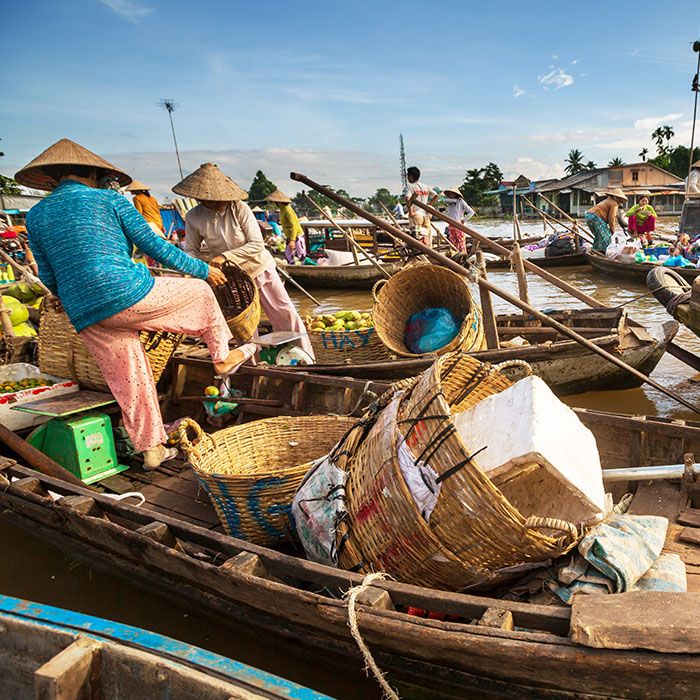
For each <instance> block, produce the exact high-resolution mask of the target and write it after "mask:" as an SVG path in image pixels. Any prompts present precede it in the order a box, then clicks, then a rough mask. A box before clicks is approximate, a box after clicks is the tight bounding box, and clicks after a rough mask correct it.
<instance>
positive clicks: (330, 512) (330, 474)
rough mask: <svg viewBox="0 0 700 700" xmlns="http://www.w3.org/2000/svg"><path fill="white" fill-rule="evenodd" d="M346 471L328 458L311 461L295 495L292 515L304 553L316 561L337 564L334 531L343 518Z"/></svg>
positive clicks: (329, 564) (345, 511)
mask: <svg viewBox="0 0 700 700" xmlns="http://www.w3.org/2000/svg"><path fill="white" fill-rule="evenodd" d="M346 478H347V474H346V473H345V472H344V471H342V470H341V469H338V467H336V466H335V464H333V462H332V461H331V460H330V457H329V456H328V455H327V456H326V457H322V458H321V459H319V460H317V461H316V462H314V464H313V465H312V467H311V468H310V469H309V471H308V472H307V473H306V476H305V477H304V480H303V481H302V482H301V485H300V486H299V488H298V489H297V492H296V494H294V500H293V501H292V515H293V516H294V523H295V526H296V531H297V535H298V536H299V539H300V540H301V544H302V546H303V547H304V552H306V556H307V557H308V558H309V559H310V560H311V561H315V562H317V563H319V564H327V565H328V566H336V567H337V566H338V550H337V548H336V530H337V527H338V523H339V522H340V521H341V520H342V519H343V518H344V517H345V515H346V514H347V510H346V508H345V480H346Z"/></svg>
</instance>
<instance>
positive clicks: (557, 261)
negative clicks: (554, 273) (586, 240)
mask: <svg viewBox="0 0 700 700" xmlns="http://www.w3.org/2000/svg"><path fill="white" fill-rule="evenodd" d="M528 260H529V261H530V262H531V263H534V264H535V265H539V266H540V267H574V266H575V265H585V264H586V253H585V252H580V253H570V254H568V255H553V256H551V257H548V258H547V257H544V258H528ZM510 267H511V262H510V260H509V259H507V258H497V259H495V260H493V259H487V260H486V268H487V269H488V270H508V269H510Z"/></svg>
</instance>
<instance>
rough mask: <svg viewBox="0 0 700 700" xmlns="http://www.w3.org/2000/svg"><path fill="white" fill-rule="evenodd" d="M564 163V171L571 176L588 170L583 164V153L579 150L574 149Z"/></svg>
mask: <svg viewBox="0 0 700 700" xmlns="http://www.w3.org/2000/svg"><path fill="white" fill-rule="evenodd" d="M564 162H565V163H566V167H565V168H564V170H566V172H567V173H569V175H575V174H576V173H580V172H581V171H582V170H585V169H586V166H585V165H584V164H583V153H581V151H579V149H578V148H572V149H571V150H570V151H569V155H568V156H566V160H565V161H564Z"/></svg>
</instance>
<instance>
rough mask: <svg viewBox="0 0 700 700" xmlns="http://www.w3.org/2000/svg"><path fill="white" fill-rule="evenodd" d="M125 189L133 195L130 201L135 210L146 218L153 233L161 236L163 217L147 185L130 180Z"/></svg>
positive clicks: (162, 232) (163, 231) (163, 230)
mask: <svg viewBox="0 0 700 700" xmlns="http://www.w3.org/2000/svg"><path fill="white" fill-rule="evenodd" d="M126 191H127V192H131V194H133V195H134V199H133V200H132V202H133V205H134V207H136V211H137V212H138V213H139V214H141V216H143V218H144V219H146V223H147V224H148V225H149V226H150V227H151V229H153V232H154V233H157V234H158V235H159V236H162V235H163V234H164V233H165V229H164V228H163V217H162V216H161V215H160V205H159V204H158V200H157V199H156V198H155V197H154V196H153V195H152V194H151V192H150V190H149V188H148V185H144V184H143V183H142V182H139V181H138V180H132V182H131V184H130V185H129V186H128V187H127V188H126Z"/></svg>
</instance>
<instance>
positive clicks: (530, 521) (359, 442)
mask: <svg viewBox="0 0 700 700" xmlns="http://www.w3.org/2000/svg"><path fill="white" fill-rule="evenodd" d="M509 385H510V382H509V381H508V380H507V379H506V378H505V377H504V376H503V375H501V374H500V372H498V371H495V370H494V369H493V368H491V367H490V366H488V365H485V364H482V363H480V362H478V361H477V360H474V359H473V358H470V357H468V356H466V355H447V356H443V357H442V358H440V359H439V360H438V361H437V362H436V363H435V364H434V365H433V366H432V367H431V368H430V369H429V370H427V371H426V372H425V373H424V374H422V375H421V376H420V377H418V378H417V379H416V380H407V381H406V382H404V383H402V386H401V387H398V388H397V389H396V390H394V391H392V392H387V395H386V396H385V397H383V401H382V402H381V405H382V408H380V410H379V411H378V412H377V413H376V414H375V415H374V416H373V417H372V418H371V427H369V429H368V425H367V423H368V421H367V420H365V421H364V422H363V423H362V424H358V426H357V427H356V428H355V429H354V430H353V432H352V433H351V435H350V437H349V439H348V440H347V441H346V443H345V445H344V453H343V454H342V455H341V457H340V458H339V460H338V466H339V467H341V468H343V469H344V470H345V471H346V472H347V473H348V480H347V484H346V498H347V503H346V505H347V510H348V517H347V518H346V520H345V522H344V524H343V525H342V526H341V531H340V532H339V533H338V546H339V551H340V555H339V560H340V565H341V566H342V567H343V568H346V569H351V570H359V571H361V572H370V571H375V570H381V571H385V572H387V573H389V574H391V575H392V576H394V577H395V578H397V579H398V580H400V581H406V582H411V583H414V584H419V585H423V586H428V587H434V588H444V589H453V590H464V589H468V588H485V587H489V586H493V585H495V584H497V583H499V582H501V581H504V580H506V579H508V578H509V577H510V576H512V574H513V567H518V566H519V565H522V564H524V563H526V562H528V563H529V562H536V561H544V560H547V559H550V558H552V557H556V556H559V555H561V554H563V553H565V552H567V551H568V550H570V549H571V548H572V547H573V546H574V545H575V544H576V542H577V541H578V537H579V535H578V530H577V527H576V526H574V525H573V524H571V523H568V522H565V521H561V520H554V519H543V518H537V517H535V516H531V517H529V518H525V517H524V516H523V515H522V514H521V513H520V512H519V511H518V510H517V508H515V507H514V506H513V505H512V504H511V503H510V502H509V501H508V500H507V499H506V498H505V497H504V496H503V494H502V493H501V492H500V491H499V489H498V488H497V487H496V486H494V484H493V483H492V482H491V481H490V479H489V478H488V476H486V474H484V472H483V471H482V470H481V469H480V468H479V466H478V464H477V461H476V460H475V459H474V456H473V455H474V453H475V452H478V451H479V450H480V449H481V448H482V447H484V446H483V445H466V444H465V443H464V442H463V440H462V438H461V437H460V435H459V434H458V433H457V431H456V429H455V427H454V424H453V421H452V414H453V413H457V412H461V411H464V410H466V409H467V408H469V407H471V406H473V405H475V404H476V403H478V402H479V401H480V400H481V399H483V398H485V397H487V396H490V395H492V394H494V393H497V392H500V391H502V390H503V389H505V388H507V387H508V386H509ZM494 439H495V440H497V439H498V436H497V434H494ZM408 462H410V463H411V464H408ZM416 465H420V466H421V468H422V469H423V470H424V472H423V474H426V473H428V474H434V475H435V476H436V477H437V478H436V479H435V480H434V481H433V482H432V483H430V482H429V480H426V481H425V484H426V486H428V487H429V488H430V489H431V491H432V492H433V493H436V494H437V497H436V498H435V499H434V501H433V502H432V505H431V509H430V512H429V513H426V511H425V510H422V509H420V508H419V506H418V501H417V500H416V498H415V497H414V493H415V492H414V493H412V491H411V489H410V488H409V481H408V479H407V474H408V471H407V469H408V468H410V467H415V466H416ZM538 496H539V497H540V498H542V499H547V497H548V495H547V494H546V493H542V494H538Z"/></svg>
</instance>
